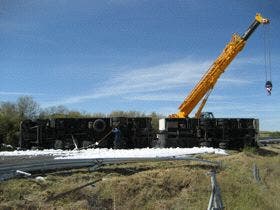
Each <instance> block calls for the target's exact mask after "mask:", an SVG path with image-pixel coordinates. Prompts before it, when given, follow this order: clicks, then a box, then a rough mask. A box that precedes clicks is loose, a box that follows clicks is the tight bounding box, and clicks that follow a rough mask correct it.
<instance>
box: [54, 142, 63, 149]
mask: <svg viewBox="0 0 280 210" xmlns="http://www.w3.org/2000/svg"><path fill="white" fill-rule="evenodd" d="M54 149H63V142H62V141H61V140H55V142H54Z"/></svg>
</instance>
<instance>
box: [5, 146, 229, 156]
mask: <svg viewBox="0 0 280 210" xmlns="http://www.w3.org/2000/svg"><path fill="white" fill-rule="evenodd" d="M203 153H213V154H220V155H227V153H226V151H225V150H223V149H215V148H212V147H193V148H143V149H104V148H102V149H83V150H53V149H48V150H26V151H11V152H0V157H1V156H39V155H40V156H41V155H51V156H54V157H55V159H94V158H137V157H139V158H154V157H171V156H183V155H194V154H203Z"/></svg>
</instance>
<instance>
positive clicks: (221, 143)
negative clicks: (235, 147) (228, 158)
mask: <svg viewBox="0 0 280 210" xmlns="http://www.w3.org/2000/svg"><path fill="white" fill-rule="evenodd" d="M219 148H221V149H227V148H228V143H226V142H220V143H219Z"/></svg>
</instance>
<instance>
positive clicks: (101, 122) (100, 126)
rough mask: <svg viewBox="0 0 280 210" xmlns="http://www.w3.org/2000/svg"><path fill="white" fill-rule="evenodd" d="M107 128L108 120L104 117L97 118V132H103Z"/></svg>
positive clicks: (95, 124)
mask: <svg viewBox="0 0 280 210" xmlns="http://www.w3.org/2000/svg"><path fill="white" fill-rule="evenodd" d="M105 128H106V122H105V121H104V120H103V119H97V120H95V121H94V123H93V129H94V130H95V131H96V132H102V131H104V130H105Z"/></svg>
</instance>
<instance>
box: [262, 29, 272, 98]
mask: <svg viewBox="0 0 280 210" xmlns="http://www.w3.org/2000/svg"><path fill="white" fill-rule="evenodd" d="M269 29H270V28H269V25H268V26H266V27H264V29H263V34H264V69H265V88H266V91H267V94H268V95H271V91H272V79H271V53H270V37H269Z"/></svg>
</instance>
